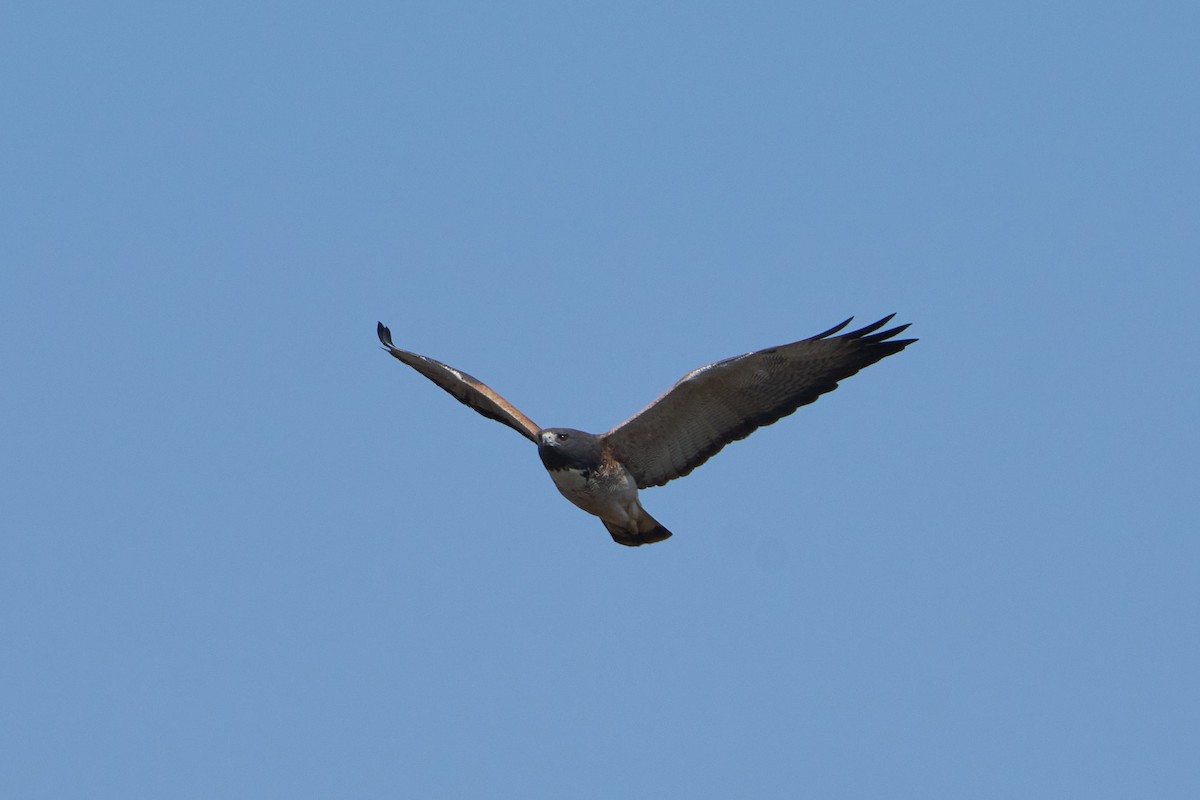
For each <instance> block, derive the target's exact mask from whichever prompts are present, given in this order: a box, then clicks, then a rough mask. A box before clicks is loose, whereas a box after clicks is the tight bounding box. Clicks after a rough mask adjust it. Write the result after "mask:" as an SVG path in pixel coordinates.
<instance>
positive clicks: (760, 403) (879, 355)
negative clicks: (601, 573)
mask: <svg viewBox="0 0 1200 800" xmlns="http://www.w3.org/2000/svg"><path fill="white" fill-rule="evenodd" d="M894 316H895V314H889V315H888V316H886V317H884V318H883V319H881V320H879V321H878V322H876V323H874V324H871V325H867V326H866V327H865V328H859V329H858V330H856V331H850V332H849V333H840V332H841V331H842V329H843V328H845V327H846V326H847V325H849V324H850V321H851V320H852V319H854V318H853V317H851V318H850V319H848V320H846V321H845V322H843V323H842V324H840V325H835V326H834V327H832V328H830V329H829V330H827V331H825V332H824V333H818V334H817V335H816V336H810V337H809V338H807V339H801V340H800V341H798V342H792V343H791V344H785V345H780V346H779V347H769V348H767V349H766V350H756V351H755V352H753V353H746V354H745V355H741V356H735V357H733V358H727V359H725V360H723V361H717V362H716V363H713V364H709V365H708V366H706V367H701V368H700V369H697V370H693V371H692V372H689V373H688V374H687V375H684V376H683V377H682V378H680V379H679V381H678V382H676V384H675V385H674V386H672V387H671V388H670V389H668V390H667V391H666V393H664V394H663V395H662V396H661V397H659V398H658V399H657V400H655V401H654V402H653V403H651V404H650V405H648V406H646V407H645V408H644V409H642V410H641V411H639V412H638V413H637V414H635V415H633V416H632V417H630V418H629V419H627V420H625V421H624V422H622V423H621V424H620V425H618V426H617V427H615V428H613V429H612V430H611V431H609V432H608V433H602V434H599V435H595V434H591V433H585V432H583V431H579V430H575V429H574V428H543V427H541V426H540V425H538V424H536V423H535V422H534V421H533V420H531V419H530V418H529V417H527V416H525V415H524V414H522V413H521V412H520V411H518V410H517V409H516V407H514V406H513V404H512V403H510V402H508V401H507V400H505V399H504V398H503V397H501V396H500V395H499V394H497V393H496V392H495V391H494V390H493V389H491V388H490V387H488V386H487V385H485V384H484V383H482V382H481V381H479V380H477V379H475V378H473V377H471V376H470V375H468V374H467V373H465V372H462V371H460V370H457V369H454V368H453V367H450V366H447V365H445V364H443V363H441V362H440V361H434V360H433V359H432V358H429V357H428V356H422V355H418V354H416V353H410V352H408V351H407V350H401V349H399V348H398V347H396V346H395V345H394V344H392V332H391V331H390V330H388V328H387V326H385V325H384V324H383V323H382V322H380V323H379V327H378V329H377V333H378V334H379V341H380V342H382V343H383V348H384V349H385V350H387V351H388V352H389V353H391V354H392V355H393V356H394V357H396V358H397V359H399V360H400V361H402V362H404V363H405V364H407V365H409V366H410V367H412V368H413V369H415V370H416V371H417V372H419V373H421V374H422V375H424V376H425V377H426V378H428V379H429V380H431V381H433V382H434V383H436V384H437V385H438V386H440V387H441V388H442V389H445V390H446V391H447V392H449V393H450V394H451V395H453V396H454V397H455V398H457V399H458V401H459V402H461V403H463V404H465V405H467V406H470V407H471V408H473V409H475V411H477V412H479V413H480V414H482V415H483V416H485V417H487V418H488V419H494V420H496V421H497V422H500V423H503V424H505V425H507V426H508V427H510V428H512V429H513V430H515V431H516V432H517V433H519V434H521V435H522V436H524V437H525V438H526V439H528V440H529V441H531V442H533V443H534V444H536V445H537V448H538V455H539V456H540V457H541V459H542V464H543V466H545V468H546V471H547V472H549V473H550V477H551V479H553V481H554V485H555V486H556V487H558V491H559V492H561V493H562V495H563V496H564V497H566V498H567V499H568V500H570V501H571V502H572V503H574V504H575V505H577V506H579V507H580V508H582V509H583V510H584V511H586V512H588V513H589V514H593V515H595V516H597V517H599V518H600V521H601V522H603V523H604V527H605V528H607V529H608V532H609V534H611V535H612V538H613V541H615V542H617V544H623V545H626V546H629V547H637V546H639V545H643V544H651V543H653V542H661V541H662V540H663V539H666V538H667V537H669V536H670V535H671V532H670V531H669V530H667V529H666V528H664V527H663V526H662V525H661V524H660V523H659V522H658V520H656V519H654V517H652V516H650V515H649V514H648V513H646V510H645V509H644V508H642V504H641V502H640V501H639V500H638V490H639V489H646V488H648V487H651V486H662V485H663V484H664V483H666V482H667V481H671V480H674V479H675V478H681V477H683V476H684V475H687V474H688V473H689V472H691V471H692V470H694V469H695V468H696V467H698V466H700V465H701V464H703V463H704V462H705V461H707V460H708V459H710V458H712V457H713V456H714V455H716V454H717V453H718V452H719V451H720V450H721V448H723V447H724V446H725V445H727V444H729V443H730V442H735V441H737V440H738V439H745V438H746V437H747V436H749V435H750V434H751V433H753V432H754V431H755V430H757V429H758V428H761V427H762V426H764V425H770V424H771V423H773V422H775V421H776V420H778V419H780V418H781V417H785V416H787V415H788V414H791V413H792V412H793V411H795V410H796V409H797V408H799V407H800V406H803V405H807V404H808V403H811V402H813V401H814V400H816V399H817V398H818V397H820V396H821V395H823V394H825V393H826V392H832V391H833V390H834V389H836V388H837V386H838V381H840V380H842V379H843V378H849V377H850V376H851V375H854V374H855V373H856V372H858V371H859V370H860V369H862V368H864V367H868V366H870V365H871V364H874V363H875V362H876V361H879V360H880V359H883V358H886V357H888V356H890V355H892V354H893V353H899V352H900V351H901V350H903V349H904V348H905V347H908V346H909V345H910V344H912V343H913V342H915V341H917V340H916V339H896V338H894V337H895V336H896V335H897V334H899V333H901V332H902V331H904V330H905V329H906V328H908V325H899V326H897V327H894V328H889V329H887V330H884V331H880V330H879V329H880V328H883V327H884V326H885V325H887V324H888V322H890V321H891V319H892V317H894Z"/></svg>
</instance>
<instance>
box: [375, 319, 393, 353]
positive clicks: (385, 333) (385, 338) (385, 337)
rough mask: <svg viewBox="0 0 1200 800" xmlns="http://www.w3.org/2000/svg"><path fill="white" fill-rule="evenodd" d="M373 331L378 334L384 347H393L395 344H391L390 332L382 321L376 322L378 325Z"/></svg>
mask: <svg viewBox="0 0 1200 800" xmlns="http://www.w3.org/2000/svg"><path fill="white" fill-rule="evenodd" d="M375 333H376V335H378V336H379V341H380V342H382V343H383V346H384V347H386V348H388V349H391V348H393V347H395V345H394V344H392V332H391V331H389V330H388V327H387V325H384V324H383V323H382V322H380V323H378V327H376V328H375Z"/></svg>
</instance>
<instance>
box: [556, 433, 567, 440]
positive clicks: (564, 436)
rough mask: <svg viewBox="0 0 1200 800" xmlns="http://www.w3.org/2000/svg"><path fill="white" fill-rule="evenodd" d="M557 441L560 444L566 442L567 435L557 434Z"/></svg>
mask: <svg viewBox="0 0 1200 800" xmlns="http://www.w3.org/2000/svg"><path fill="white" fill-rule="evenodd" d="M558 440H559V441H560V442H565V441H566V440H567V435H566V434H565V433H560V434H558Z"/></svg>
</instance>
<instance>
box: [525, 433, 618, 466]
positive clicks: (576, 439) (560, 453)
mask: <svg viewBox="0 0 1200 800" xmlns="http://www.w3.org/2000/svg"><path fill="white" fill-rule="evenodd" d="M537 438H538V455H539V456H541V458H542V463H543V464H544V465H545V466H546V469H595V468H596V467H598V466H600V456H601V451H602V449H603V448H602V447H601V445H600V438H599V437H597V436H593V435H592V434H590V433H584V432H583V431H577V430H575V429H574V428H546V429H545V430H541V431H538V435H537Z"/></svg>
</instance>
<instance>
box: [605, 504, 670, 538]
mask: <svg viewBox="0 0 1200 800" xmlns="http://www.w3.org/2000/svg"><path fill="white" fill-rule="evenodd" d="M600 521H601V522H603V523H604V527H606V528H608V532H609V534H610V535H611V536H612V538H613V541H614V542H616V543H617V544H623V545H625V546H626V547H639V546H641V545H643V544H654V543H655V542H661V541H662V540H663V539H668V538H670V536H671V532H670V531H669V530H667V529H666V528H664V527H663V526H662V525H660V524H659V522H658V520H656V519H655V518H654V517H652V516H650V515H649V514H647V513H646V511H645V510H644V509H643V510H642V514H641V516H640V517H638V520H637V522H635V523H630V524H627V525H619V524H617V523H614V522H609V521H608V520H606V519H602V520H600Z"/></svg>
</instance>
